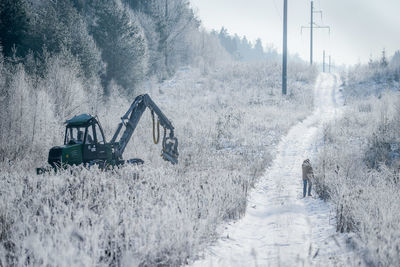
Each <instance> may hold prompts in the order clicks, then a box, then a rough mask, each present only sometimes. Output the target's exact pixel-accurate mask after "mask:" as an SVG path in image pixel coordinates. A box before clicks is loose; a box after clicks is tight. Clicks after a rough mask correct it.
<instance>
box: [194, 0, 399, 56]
mask: <svg viewBox="0 0 400 267" xmlns="http://www.w3.org/2000/svg"><path fill="white" fill-rule="evenodd" d="M190 1H191V3H192V6H193V7H194V9H195V11H196V12H197V15H198V16H199V18H200V19H201V20H202V24H203V26H204V27H205V28H206V29H208V30H211V29H217V30H219V29H220V28H221V27H222V26H224V27H225V28H227V29H228V32H229V33H231V34H233V33H237V34H238V35H239V36H243V35H246V37H247V38H248V39H249V40H251V41H254V40H255V39H257V38H258V37H260V38H261V39H262V40H263V43H264V45H267V44H272V45H273V46H274V47H276V48H277V49H278V51H279V52H281V51H282V28H283V24H282V17H283V13H282V12H283V11H282V10H283V0H190ZM314 7H315V10H323V17H322V21H321V17H320V15H319V14H315V15H314V18H315V20H314V21H315V22H316V23H317V24H319V25H329V26H331V34H330V35H329V34H328V30H325V29H315V30H314V61H322V51H323V49H325V50H326V54H327V55H332V60H333V61H334V62H335V63H336V64H356V63H358V62H361V63H365V62H367V61H368V59H369V57H370V55H372V57H373V58H379V57H380V55H381V51H382V49H383V48H385V49H386V52H387V55H389V56H391V55H393V53H394V52H395V51H396V50H400V0H315V1H314ZM309 23H310V0H288V49H289V52H290V53H291V54H295V53H298V54H299V55H300V57H301V58H303V59H305V60H307V61H308V60H309V57H310V56H309V50H310V48H309V47H310V46H309V45H310V41H309V38H310V34H309V32H310V31H309V30H303V33H302V34H301V33H300V28H301V26H309Z"/></svg>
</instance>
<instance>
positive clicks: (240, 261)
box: [193, 74, 357, 266]
mask: <svg viewBox="0 0 400 267" xmlns="http://www.w3.org/2000/svg"><path fill="white" fill-rule="evenodd" d="M338 89H339V81H338V78H337V76H335V75H328V74H321V75H320V76H319V78H318V80H317V84H316V87H315V103H316V108H315V111H314V113H313V114H312V115H310V116H309V117H308V118H307V119H305V120H304V121H303V122H300V123H298V124H297V125H296V126H294V127H292V128H291V130H290V131H289V133H288V134H287V135H286V136H285V137H284V138H283V139H282V140H281V141H280V143H279V145H278V148H277V156H276V158H275V160H274V161H273V163H272V165H271V167H269V168H268V169H267V171H266V172H265V175H264V176H263V177H262V178H261V179H260V181H259V182H258V183H257V184H256V186H255V189H254V190H253V191H252V192H251V194H250V197H249V201H248V205H247V209H246V214H245V216H244V217H243V218H242V219H241V220H239V221H237V222H232V223H229V224H227V225H224V226H223V227H224V229H222V228H220V233H221V235H220V239H219V240H218V242H216V244H214V245H213V246H211V247H210V248H208V249H206V251H205V253H204V254H205V255H204V258H203V259H200V260H199V261H197V262H194V263H193V266H279V265H280V266H301V265H313V264H316V265H321V264H324V265H325V266H326V265H335V264H338V262H341V263H346V264H351V265H353V264H355V263H357V260H356V258H355V257H354V256H353V255H352V254H350V253H349V252H348V250H347V249H346V245H345V237H344V236H340V235H337V234H336V228H335V218H334V213H333V212H331V206H330V205H329V204H328V203H326V202H323V201H322V200H320V199H318V198H316V197H313V198H305V199H303V198H302V180H301V163H302V161H303V160H304V159H306V158H310V159H311V162H312V161H313V158H314V156H315V152H316V151H317V150H318V148H319V145H320V142H319V139H320V138H321V135H322V126H323V124H324V123H326V122H328V121H330V120H331V119H333V118H334V117H336V116H339V115H340V113H341V111H340V106H341V102H342V99H341V97H340V94H339V92H338Z"/></svg>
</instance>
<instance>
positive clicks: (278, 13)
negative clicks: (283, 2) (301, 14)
mask: <svg viewBox="0 0 400 267" xmlns="http://www.w3.org/2000/svg"><path fill="white" fill-rule="evenodd" d="M272 1H273V2H274V7H275V11H276V14H277V15H278V17H279V18H280V19H282V15H281V12H279V9H278V6H277V5H276V2H275V0H272Z"/></svg>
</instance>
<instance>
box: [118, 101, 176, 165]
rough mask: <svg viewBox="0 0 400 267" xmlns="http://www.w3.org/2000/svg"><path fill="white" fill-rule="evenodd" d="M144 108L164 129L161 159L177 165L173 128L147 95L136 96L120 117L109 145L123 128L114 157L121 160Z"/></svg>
mask: <svg viewBox="0 0 400 267" xmlns="http://www.w3.org/2000/svg"><path fill="white" fill-rule="evenodd" d="M146 108H149V109H150V110H151V111H152V112H154V113H156V114H157V116H158V120H159V122H160V124H161V126H162V127H163V128H164V139H163V150H162V157H163V158H164V159H165V160H168V161H170V162H171V163H173V164H176V163H178V155H179V154H178V140H177V139H176V137H174V126H173V125H172V123H171V122H170V121H169V119H168V118H167V117H166V116H165V115H164V113H163V112H162V111H161V110H160V109H159V107H158V106H157V105H156V104H155V103H154V102H153V100H152V99H151V98H150V96H149V95H148V94H144V95H139V96H137V97H136V98H135V100H134V101H133V103H132V105H131V106H130V108H129V110H128V111H127V112H126V113H125V115H124V116H122V118H121V120H122V121H121V122H120V123H119V124H118V128H117V130H116V131H115V134H114V136H113V138H112V139H111V143H115V141H116V140H117V138H118V136H119V134H120V132H121V130H122V127H123V126H125V131H124V132H123V134H122V136H121V138H120V140H119V142H118V145H117V146H116V147H115V152H114V153H115V156H116V157H117V158H119V159H121V158H122V154H123V153H124V150H125V148H126V146H127V145H128V143H129V140H130V139H131V137H132V135H133V133H134V131H135V129H136V127H137V125H138V123H139V121H140V118H141V117H142V115H143V112H144V111H145V109H146ZM166 130H169V137H166V133H165V131H166Z"/></svg>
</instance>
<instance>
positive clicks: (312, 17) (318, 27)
mask: <svg viewBox="0 0 400 267" xmlns="http://www.w3.org/2000/svg"><path fill="white" fill-rule="evenodd" d="M315 13H318V14H320V15H321V20H322V11H321V10H314V1H311V13H310V15H311V16H310V26H301V32H303V29H310V65H312V64H313V30H314V28H316V29H328V30H329V34H330V33H331V27H329V26H320V25H318V24H316V23H314V14H315Z"/></svg>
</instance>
